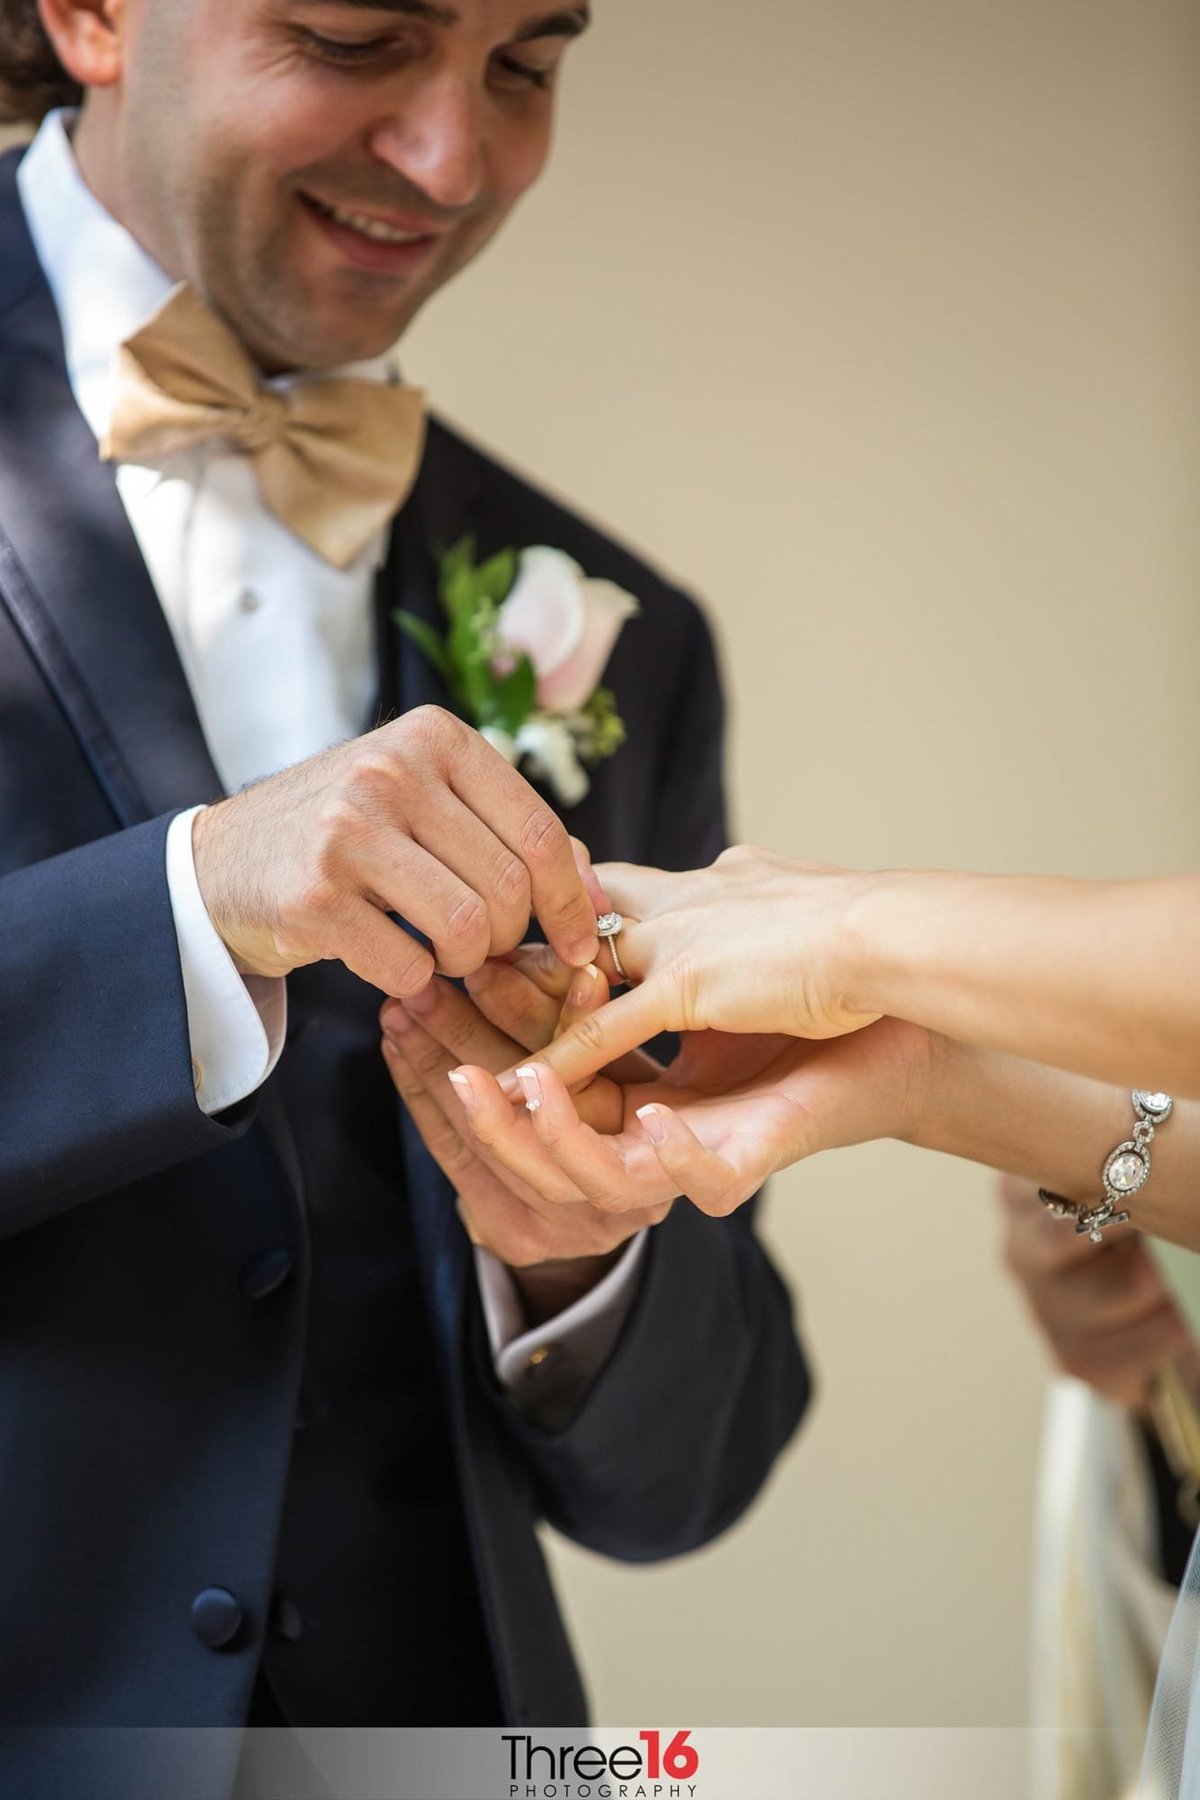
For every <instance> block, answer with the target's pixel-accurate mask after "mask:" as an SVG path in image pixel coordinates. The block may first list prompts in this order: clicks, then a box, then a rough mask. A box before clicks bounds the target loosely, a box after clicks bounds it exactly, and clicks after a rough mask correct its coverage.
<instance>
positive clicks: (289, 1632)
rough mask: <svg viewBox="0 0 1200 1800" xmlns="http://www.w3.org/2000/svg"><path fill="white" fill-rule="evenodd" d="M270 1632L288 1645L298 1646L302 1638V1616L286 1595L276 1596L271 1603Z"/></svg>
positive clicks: (294, 1603)
mask: <svg viewBox="0 0 1200 1800" xmlns="http://www.w3.org/2000/svg"><path fill="white" fill-rule="evenodd" d="M271 1630H272V1631H273V1632H274V1633H275V1636H276V1637H281V1638H283V1639H284V1641H285V1642H286V1643H289V1644H298V1643H299V1641H300V1639H301V1638H302V1637H303V1636H304V1616H303V1614H302V1613H301V1611H300V1608H299V1607H298V1606H297V1605H296V1602H295V1601H294V1600H289V1599H288V1598H287V1596H286V1594H276V1596H275V1598H274V1600H273V1601H272V1602H271Z"/></svg>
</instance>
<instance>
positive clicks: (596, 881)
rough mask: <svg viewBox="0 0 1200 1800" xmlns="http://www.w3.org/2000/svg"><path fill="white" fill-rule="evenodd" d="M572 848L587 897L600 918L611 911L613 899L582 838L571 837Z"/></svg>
mask: <svg viewBox="0 0 1200 1800" xmlns="http://www.w3.org/2000/svg"><path fill="white" fill-rule="evenodd" d="M571 849H572V850H573V852H574V854H575V867H576V868H577V869H578V870H579V873H580V876H581V877H582V880H583V885H584V888H585V890H586V892H587V897H588V899H589V900H590V901H591V903H592V905H593V906H594V907H595V909H596V917H597V918H599V917H600V916H601V914H602V913H606V912H611V911H612V909H613V908H612V901H611V900H610V899H609V897H608V894H607V893H606V892H605V889H604V886H603V883H602V882H601V880H600V877H599V876H598V875H597V873H596V870H595V867H594V865H593V863H592V853H591V851H590V850H589V849H588V847H587V845H586V844H585V843H584V842H583V841H582V839H580V838H577V837H573V838H572V839H571Z"/></svg>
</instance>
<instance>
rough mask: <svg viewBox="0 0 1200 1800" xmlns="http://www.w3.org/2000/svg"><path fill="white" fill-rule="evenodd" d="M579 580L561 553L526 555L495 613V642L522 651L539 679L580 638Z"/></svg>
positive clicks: (575, 567) (581, 603)
mask: <svg viewBox="0 0 1200 1800" xmlns="http://www.w3.org/2000/svg"><path fill="white" fill-rule="evenodd" d="M585 585H586V583H585V579H584V574H583V570H582V569H581V568H580V567H579V564H578V563H577V562H574V561H573V560H572V558H571V557H569V556H567V555H565V554H564V552H563V551H561V550H551V549H549V548H547V547H546V546H545V545H538V546H536V547H535V548H534V549H532V550H526V551H525V552H524V554H523V555H522V557H521V565H520V570H519V572H518V575H517V579H516V581H515V583H514V584H513V589H512V592H511V593H510V594H509V596H508V598H507V600H506V601H505V602H504V604H503V606H502V607H501V608H500V611H499V613H498V614H497V618H496V630H497V635H498V637H499V639H500V642H501V643H502V644H504V645H507V646H508V647H509V648H510V649H513V650H524V651H525V653H526V654H527V656H528V657H529V659H530V661H531V662H532V664H533V666H534V668H535V670H536V671H537V673H538V675H539V677H540V676H542V675H544V674H547V673H548V672H549V671H550V670H552V669H556V668H558V667H559V665H560V664H561V663H564V662H565V661H566V660H567V658H568V657H569V656H571V655H572V653H573V652H574V651H575V649H576V648H577V646H578V644H579V642H580V640H581V639H582V637H583V633H584V626H585V622H586V617H585V611H584V598H583V594H584V587H585Z"/></svg>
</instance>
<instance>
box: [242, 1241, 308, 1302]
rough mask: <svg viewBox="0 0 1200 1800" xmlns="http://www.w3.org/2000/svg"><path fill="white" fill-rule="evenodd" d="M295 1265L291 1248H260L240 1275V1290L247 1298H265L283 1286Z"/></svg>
mask: <svg viewBox="0 0 1200 1800" xmlns="http://www.w3.org/2000/svg"><path fill="white" fill-rule="evenodd" d="M295 1266H296V1258H295V1257H294V1256H293V1255H292V1252H291V1251H290V1250H260V1251H259V1253H258V1255H257V1256H252V1257H251V1258H250V1261H249V1262H248V1263H247V1264H246V1266H245V1268H244V1269H243V1270H242V1272H241V1274H240V1275H239V1276H238V1292H239V1294H243V1295H244V1296H245V1298H246V1299H247V1300H265V1299H266V1297H267V1295H268V1294H273V1293H274V1292H275V1290H276V1288H281V1287H282V1286H283V1284H284V1282H285V1281H286V1280H287V1278H288V1276H289V1275H290V1274H291V1272H292V1270H293V1269H294V1268H295Z"/></svg>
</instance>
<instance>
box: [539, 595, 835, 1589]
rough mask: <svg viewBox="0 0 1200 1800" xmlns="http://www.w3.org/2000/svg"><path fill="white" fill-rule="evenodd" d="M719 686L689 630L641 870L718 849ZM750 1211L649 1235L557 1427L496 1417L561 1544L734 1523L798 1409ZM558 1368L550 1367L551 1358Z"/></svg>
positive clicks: (685, 1208)
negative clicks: (631, 1284) (629, 1299)
mask: <svg viewBox="0 0 1200 1800" xmlns="http://www.w3.org/2000/svg"><path fill="white" fill-rule="evenodd" d="M722 724H723V709H722V703H721V693H720V683H719V678H718V673H717V666H716V658H715V654H714V650H713V644H712V639H711V637H710V635H709V633H708V630H707V627H706V626H705V625H704V623H703V621H702V619H701V617H700V615H699V613H695V612H693V614H692V629H691V633H690V637H689V641H688V643H687V646H686V653H685V654H684V655H683V656H681V657H680V659H679V662H678V665H677V679H676V687H675V700H674V704H673V707H672V709H671V713H670V717H669V721H668V729H667V732H666V735H665V740H664V741H665V744H666V751H665V753H664V758H663V763H662V766H661V768H660V771H659V786H658V792H659V794H660V805H659V809H658V815H657V819H656V823H655V827H654V842H653V844H652V845H651V847H650V854H651V856H652V857H653V859H654V860H656V861H657V862H659V863H660V864H662V865H664V866H667V867H672V866H673V867H676V868H686V867H696V866H700V865H703V864H705V863H707V862H710V861H711V860H712V859H713V857H714V856H716V855H718V854H719V852H720V850H721V849H722V847H723V844H724V839H725V810H724V802H723V797H722V781H721V775H722V760H723V758H722V735H723V732H722ZM754 1212H755V1206H754V1204H753V1203H752V1204H751V1205H749V1206H746V1207H743V1208H742V1209H741V1210H740V1211H739V1212H737V1213H735V1214H734V1215H733V1216H732V1217H731V1218H728V1219H711V1218H709V1217H708V1216H707V1215H705V1214H703V1213H701V1212H699V1211H698V1210H697V1209H696V1208H694V1207H692V1206H690V1205H689V1204H688V1203H687V1202H686V1201H683V1200H681V1201H679V1202H678V1203H677V1204H676V1206H675V1207H674V1208H673V1210H672V1212H671V1214H670V1216H669V1217H668V1218H667V1219H666V1220H665V1222H664V1223H663V1224H662V1225H660V1226H658V1227H657V1228H656V1229H655V1230H653V1231H652V1232H650V1233H649V1242H648V1244H647V1249H646V1254H645V1257H644V1259H643V1262H642V1268H641V1272H640V1278H639V1286H638V1291H637V1294H636V1297H635V1299H634V1302H633V1305H632V1307H631V1309H630V1312H629V1314H628V1316H627V1318H626V1320H625V1324H624V1328H623V1330H622V1331H621V1334H620V1336H619V1338H618V1340H617V1343H616V1346H615V1348H614V1349H613V1351H612V1354H611V1355H610V1356H609V1358H608V1360H607V1362H606V1363H605V1365H604V1367H603V1369H602V1370H601V1372H600V1373H599V1375H598V1376H596V1378H595V1379H594V1380H593V1381H592V1382H591V1384H590V1386H589V1387H588V1388H587V1390H586V1392H585V1393H584V1395H583V1396H582V1398H581V1399H580V1400H579V1402H578V1403H577V1404H576V1406H575V1407H574V1410H573V1411H571V1412H570V1414H569V1415H568V1416H566V1417H563V1416H561V1415H559V1414H557V1413H556V1410H555V1409H554V1408H553V1407H551V1408H550V1409H549V1410H548V1411H544V1412H543V1411H540V1410H539V1408H538V1406H537V1404H536V1400H535V1399H534V1398H533V1395H534V1394H535V1392H536V1387H535V1383H536V1379H537V1377H538V1375H539V1374H540V1375H543V1376H544V1379H545V1380H546V1383H547V1388H548V1389H550V1388H551V1387H552V1386H557V1385H558V1374H557V1372H556V1371H555V1370H554V1369H553V1364H552V1357H548V1358H546V1359H545V1360H544V1361H543V1362H541V1363H540V1365H539V1366H538V1368H537V1369H534V1370H531V1373H530V1389H529V1394H530V1398H529V1400H528V1402H527V1403H526V1404H524V1405H523V1407H522V1408H521V1409H520V1410H518V1408H517V1407H515V1406H514V1405H512V1404H511V1403H507V1404H506V1405H505V1406H504V1411H505V1413H506V1416H507V1429H508V1430H509V1432H510V1433H511V1434H513V1436H515V1437H516V1439H517V1440H518V1442H519V1444H520V1447H521V1451H522V1454H523V1458H524V1460H525V1461H526V1464H527V1466H528V1467H529V1468H530V1469H531V1471H532V1474H533V1479H534V1481H535V1483H536V1485H537V1488H538V1492H539V1497H540V1501H541V1506H542V1509H543V1511H544V1514H545V1516H546V1518H547V1519H548V1520H549V1522H550V1523H551V1524H552V1525H554V1526H555V1527H556V1528H557V1529H558V1530H560V1531H562V1532H564V1533H565V1534H566V1535H567V1536H568V1537H571V1538H573V1539H575V1540H576V1541H577V1542H579V1543H581V1544H584V1545H586V1546H587V1547H588V1548H590V1549H593V1550H597V1551H600V1552H602V1553H604V1554H607V1555H610V1556H615V1557H620V1558H622V1559H623V1560H626V1561H631V1562H637V1561H650V1560H654V1559H658V1558H662V1557H668V1556H674V1555H677V1554H679V1553H681V1552H683V1551H687V1550H691V1549H694V1548H696V1547H697V1546H698V1545H701V1544H703V1543H706V1542H707V1541H709V1540H710V1539H711V1538H713V1537H714V1536H716V1535H717V1534H718V1533H719V1532H721V1531H723V1530H724V1529H725V1528H726V1526H728V1525H730V1524H732V1523H733V1521H734V1520H735V1519H736V1518H737V1517H738V1516H739V1515H740V1514H741V1513H742V1512H743V1511H744V1510H745V1508H746V1507H747V1506H748V1505H749V1504H750V1502H751V1501H752V1500H753V1499H754V1498H755V1496H756V1495H757V1493H758V1492H759V1490H760V1488H761V1487H762V1485H763V1482H764V1481H765V1479H766V1477H767V1475H768V1473H769V1472H770V1469H771V1467H772V1465H773V1463H774V1461H775V1459H776V1457H777V1456H778V1455H779V1453H780V1451H781V1450H782V1449H783V1447H784V1445H785V1444H786V1443H787V1442H788V1440H789V1438H790V1437H791V1436H792V1434H793V1432H794V1431H795V1429H796V1426H797V1424H798V1423H799V1420H800V1419H801V1417H802V1415H803V1413H804V1410H805V1408H806V1406H807V1404H808V1400H809V1397H810V1379H809V1373H808V1369H807V1365H806V1362H805V1359H804V1355H803V1352H802V1350H801V1347H800V1344H799V1341H798V1339H797V1335H796V1330H795V1326H794V1322H793V1309H792V1301H791V1296H790V1294H789V1293H788V1290H787V1288H786V1287H785V1285H784V1283H783V1281H782V1280H781V1278H780V1276H779V1275H778V1273H777V1271H776V1270H775V1268H774V1267H773V1265H772V1263H771V1261H770V1258H769V1257H768V1256H767V1253H766V1251H765V1249H764V1248H763V1245H762V1244H761V1242H760V1240H759V1238H758V1236H757V1234H756V1232H755V1229H754ZM557 1354H558V1352H557V1351H556V1352H553V1353H552V1356H553V1355H557Z"/></svg>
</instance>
